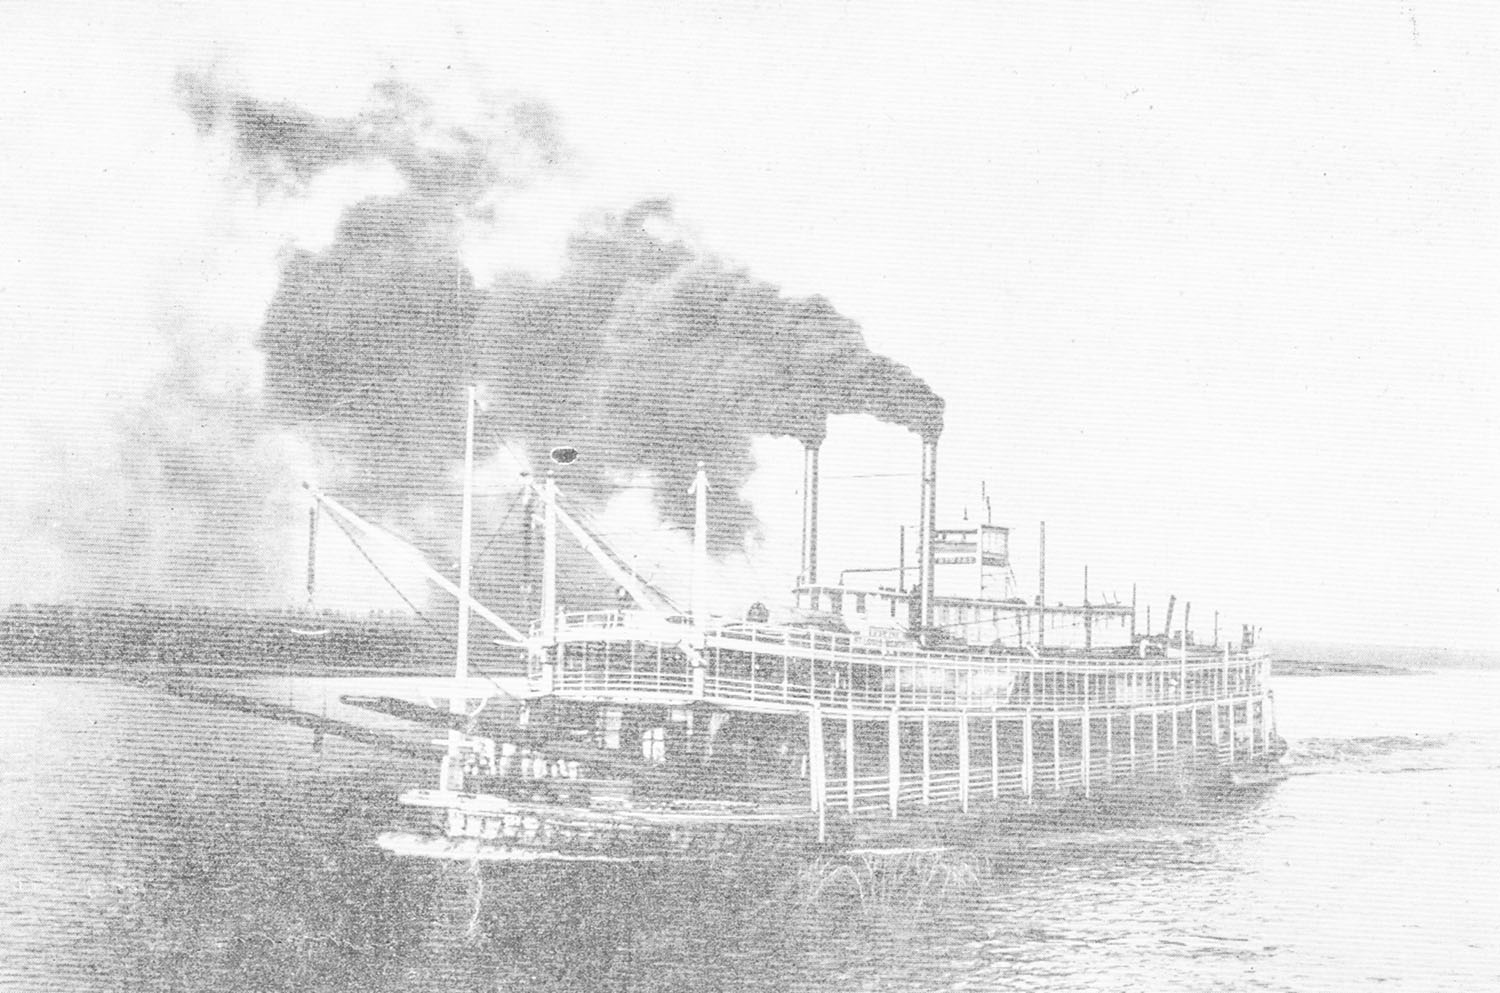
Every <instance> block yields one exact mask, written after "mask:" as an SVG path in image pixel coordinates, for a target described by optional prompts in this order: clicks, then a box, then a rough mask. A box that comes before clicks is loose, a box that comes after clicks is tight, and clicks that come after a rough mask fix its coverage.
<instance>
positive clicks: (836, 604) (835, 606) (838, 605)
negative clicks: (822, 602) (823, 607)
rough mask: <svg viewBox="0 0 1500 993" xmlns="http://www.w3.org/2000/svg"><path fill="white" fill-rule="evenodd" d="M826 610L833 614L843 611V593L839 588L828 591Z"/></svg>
mask: <svg viewBox="0 0 1500 993" xmlns="http://www.w3.org/2000/svg"><path fill="white" fill-rule="evenodd" d="M828 610H829V612H830V613H834V614H842V613H843V612H844V594H843V593H842V592H840V591H839V590H829V591H828Z"/></svg>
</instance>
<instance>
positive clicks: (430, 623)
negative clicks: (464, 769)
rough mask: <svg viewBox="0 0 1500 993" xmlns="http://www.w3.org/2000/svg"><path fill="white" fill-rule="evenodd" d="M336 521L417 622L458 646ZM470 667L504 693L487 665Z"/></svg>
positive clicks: (357, 540) (476, 714)
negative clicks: (488, 670)
mask: <svg viewBox="0 0 1500 993" xmlns="http://www.w3.org/2000/svg"><path fill="white" fill-rule="evenodd" d="M334 521H335V522H337V523H338V525H339V529H340V530H342V531H343V532H344V534H345V535H347V536H348V538H349V542H350V543H351V544H352V545H354V548H355V550H356V551H357V552H359V554H360V555H362V556H364V559H365V561H366V562H368V563H370V568H372V569H374V570H375V572H376V573H377V574H378V575H379V576H380V578H381V579H383V580H385V581H386V584H387V585H388V586H390V588H391V589H392V590H394V591H395V593H396V595H397V596H398V597H400V598H401V600H402V602H403V603H405V604H406V605H407V606H408V607H410V608H411V610H412V613H413V614H415V615H416V617H417V620H419V621H421V622H422V623H423V624H425V625H427V626H428V627H429V628H431V629H432V630H433V631H434V632H436V634H437V636H438V637H439V638H441V639H442V640H443V642H444V643H445V644H447V645H450V646H455V645H457V644H458V640H457V639H456V638H454V637H453V636H452V635H450V634H448V633H447V631H445V630H444V629H443V628H442V627H440V626H439V625H438V624H437V622H435V621H433V620H432V619H431V618H430V617H428V616H427V615H426V614H425V613H423V612H422V611H421V610H420V609H418V607H417V605H416V604H414V603H412V602H411V600H410V599H409V598H408V597H407V595H406V594H405V593H403V592H401V589H400V588H399V587H398V586H397V585H396V584H395V582H393V581H392V580H391V577H390V576H387V575H386V574H385V572H384V570H382V569H381V568H380V566H379V565H377V564H376V562H375V560H374V559H372V558H371V557H370V554H369V553H368V552H367V551H365V549H364V547H363V546H362V545H360V543H359V539H358V538H356V537H355V536H354V534H353V533H352V532H350V530H349V527H348V525H346V524H345V523H344V522H343V521H340V520H339V519H338V518H337V517H335V518H334ZM469 665H470V666H471V667H472V668H474V669H476V670H478V672H479V674H480V675H481V676H483V677H484V678H485V679H487V680H488V681H489V682H490V684H491V685H493V686H494V687H495V689H497V690H501V691H504V689H505V687H504V686H503V685H501V683H500V680H499V679H497V678H496V677H495V676H494V675H492V674H491V673H490V672H487V671H485V670H486V666H485V664H483V663H481V662H479V661H478V660H476V659H470V660H469ZM471 716H472V717H477V716H478V712H477V711H476V712H475V713H474V714H473V715H471Z"/></svg>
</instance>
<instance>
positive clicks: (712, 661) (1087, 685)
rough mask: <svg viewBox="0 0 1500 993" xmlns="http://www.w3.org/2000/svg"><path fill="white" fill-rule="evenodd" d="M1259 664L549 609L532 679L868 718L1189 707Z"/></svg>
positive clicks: (1189, 652) (1192, 654) (662, 697)
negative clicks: (549, 632) (946, 644)
mask: <svg viewBox="0 0 1500 993" xmlns="http://www.w3.org/2000/svg"><path fill="white" fill-rule="evenodd" d="M1268 675H1269V659H1268V657H1267V656H1266V655H1264V654H1263V653H1259V652H1253V651H1251V652H1241V651H1233V650H1231V649H1229V648H1227V647H1226V648H1224V649H1222V650H1218V649H1209V648H1203V647H1197V646H1192V645H1181V646H1175V647H1171V648H1167V649H1164V648H1163V647H1162V646H1160V645H1157V644H1153V643H1144V642H1143V643H1141V644H1140V645H1138V646H1136V648H1135V649H1133V650H1122V649H1104V650H1096V651H1093V652H1088V653H1084V652H1078V651H1068V650H1062V651H1049V652H1045V653H1042V652H1032V651H1022V652H1016V651H1003V650H989V651H980V650H974V649H962V650H961V649H946V650H943V649H926V648H923V647H921V646H920V645H918V644H916V643H915V642H914V641H912V640H910V639H899V640H898V639H882V638H873V637H865V636H859V635H854V634H845V633H837V632H829V631H819V630H813V629H808V628H799V627H788V626H783V625H772V624H749V623H729V624H710V625H705V626H703V627H698V626H695V625H692V624H690V623H676V622H675V619H666V620H663V619H661V618H655V617H652V616H650V615H646V614H639V613H632V612H625V613H622V612H618V611H596V612H589V613H580V614H564V615H559V617H558V621H557V625H556V646H555V648H553V649H551V650H548V651H544V652H542V653H540V654H538V655H537V656H536V657H535V660H534V663H533V677H534V679H535V680H536V681H538V683H539V684H540V683H543V682H545V684H546V690H547V691H548V692H551V693H554V694H557V695H560V696H565V697H571V698H576V699H581V698H590V699H599V700H601V701H618V702H627V701H634V702H653V701H655V702H666V703H673V704H680V703H684V702H688V701H691V700H695V699H701V700H707V701H710V702H715V703H719V704H721V705H723V706H726V707H733V708H736V709H750V710H763V711H767V712H793V711H805V710H808V709H810V708H811V707H812V706H813V705H815V704H816V705H820V706H826V707H838V708H842V709H846V710H853V711H856V712H858V713H860V714H864V715H886V714H888V713H890V712H892V711H898V712H899V711H908V710H910V711H913V712H925V713H954V714H958V713H965V712H980V711H982V712H990V713H1005V712H1013V713H1016V714H1022V713H1028V712H1034V711H1037V710H1045V711H1059V712H1069V713H1072V712H1077V711H1080V710H1086V709H1090V708H1093V709H1103V708H1122V709H1124V708H1152V707H1175V706H1187V705H1194V704H1200V703H1211V702H1215V701H1227V700H1231V699H1240V698H1243V697H1246V696H1258V695H1259V694H1261V693H1262V692H1263V691H1264V689H1265V683H1266V679H1267V677H1268Z"/></svg>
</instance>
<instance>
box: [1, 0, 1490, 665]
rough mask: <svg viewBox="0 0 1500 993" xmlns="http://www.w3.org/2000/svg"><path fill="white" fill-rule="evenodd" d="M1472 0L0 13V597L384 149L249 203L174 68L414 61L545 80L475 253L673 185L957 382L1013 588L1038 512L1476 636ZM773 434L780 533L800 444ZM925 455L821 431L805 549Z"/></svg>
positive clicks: (957, 456)
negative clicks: (559, 156) (111, 436)
mask: <svg viewBox="0 0 1500 993" xmlns="http://www.w3.org/2000/svg"><path fill="white" fill-rule="evenodd" d="M1496 29H1497V15H1496V13H1495V10H1494V6H1493V5H1492V4H1486V3H1478V2H1476V3H1457V2H1441V0H1434V2H1422V3H1409V2H1350V3H1321V4H1306V3H1296V4H1293V3H1275V2H1263V3H1254V4H1226V3H1220V2H1207V0H1184V2H1153V3H1150V4H1137V5H1114V4H1092V5H1069V4H1058V3H1027V4H1011V3H973V4H958V3H950V4H937V3H923V4H902V5H897V4H890V3H864V4H852V3H849V4H844V3H808V2H799V3H769V2H768V3H729V4H713V3H685V2H684V3H671V4H668V3H654V4H643V5H634V6H633V7H630V6H628V5H621V4H606V3H597V4H595V3H581V2H577V0H560V2H552V3H532V4H519V5H515V4H504V3H490V2H486V3H482V4H481V3H474V4H426V3H424V4H420V5H418V4H413V5H410V6H409V7H405V8H400V7H390V6H386V5H382V4H369V3H360V4H338V5H324V6H321V7H313V6H311V5H306V4H303V3H297V4H287V5H284V6H279V5H275V4H267V3H260V4H253V5H249V6H248V7H247V8H246V9H243V10H241V11H239V12H226V11H222V10H212V11H210V10H208V9H206V8H202V7H199V6H198V5H187V4H183V5H178V4H166V3H156V4H147V3H142V4H137V5H130V6H127V5H116V4H42V3H13V2H11V3H3V4H0V39H3V41H0V53H3V57H0V74H3V79H4V92H5V93H6V100H5V102H4V105H3V107H0V150H3V153H0V245H3V248H4V251H3V257H0V333H3V336H4V337H3V347H4V349H5V355H6V358H5V362H4V364H3V367H0V368H3V371H0V376H3V379H0V417H3V423H4V424H5V425H6V427H5V429H4V430H5V435H4V437H6V438H7V440H6V441H5V442H4V443H3V446H0V453H3V456H4V458H3V470H4V472H3V478H4V479H5V483H4V488H5V490H6V492H5V494H4V497H3V498H0V529H3V531H0V538H3V539H4V540H5V543H6V545H7V546H9V550H10V555H9V556H8V557H9V558H10V560H11V561H10V563H9V565H7V566H4V567H3V568H0V571H4V572H6V573H7V575H6V576H5V578H4V580H3V584H0V585H3V589H0V592H3V593H4V595H5V596H6V597H7V598H8V599H10V600H24V599H34V598H48V597H54V596H66V595H68V593H69V582H70V580H69V577H68V575H67V569H66V568H65V567H64V566H60V565H56V564H55V563H54V564H50V565H49V561H50V560H49V557H48V556H49V555H50V554H51V549H50V546H49V545H48V543H47V541H46V540H44V539H43V538H38V537H37V535H36V534H35V533H34V525H35V522H36V521H37V520H38V518H39V514H40V511H39V508H41V507H43V506H45V505H47V504H48V503H49V501H54V502H55V501H56V500H58V499H59V489H65V488H66V487H67V486H68V485H69V481H70V480H71V479H76V478H77V477H78V476H79V475H84V476H86V475H87V474H88V473H89V472H90V471H92V470H91V467H95V466H99V467H103V466H105V465H106V464H107V463H108V462H109V460H110V459H111V458H113V457H115V456H113V455H112V454H111V453H110V452H109V451H108V450H107V446H105V445H103V444H102V443H101V442H100V441H99V440H98V437H99V434H100V432H101V430H102V426H103V425H105V424H107V423H108V422H109V421H110V419H111V418H113V417H115V416H117V415H118V412H119V411H120V410H121V409H124V408H128V407H129V406H130V405H131V404H136V403H140V402H141V398H142V397H143V396H146V395H147V394H148V392H149V390H150V384H151V382H152V377H153V376H157V375H159V374H160V373H161V370H162V369H163V368H164V367H165V366H166V365H167V363H168V362H169V358H170V354H171V351H172V343H173V341H174V340H175V337H174V336H180V335H183V334H211V335H219V336H221V339H222V342H223V351H224V354H225V356H226V357H225V359H224V375H225V376H227V377H233V376H236V375H251V376H252V377H253V374H254V373H253V371H254V368H255V363H256V355H255V354H254V350H253V348H252V347H251V345H252V343H253V341H254V337H255V332H256V329H257V328H258V326H259V323H260V320H261V319H262V317H263V316H264V311H265V308H266V305H267V303H268V301H269V300H270V297H271V294H272V292H273V290H274V287H275V284H276V279H277V275H278V272H279V265H280V260H282V259H283V258H284V257H285V252H286V251H287V250H288V248H289V247H292V246H299V247H303V248H313V249H316V248H317V247H319V246H321V245H323V244H326V243H327V241H328V240H329V239H330V238H331V237H332V232H333V226H334V224H335V222H336V220H337V217H338V214H339V211H340V210H341V209H342V207H344V206H346V205H348V204H350V203H352V202H354V201H356V200H358V199H359V198H360V197H363V196H367V195H370V194H371V193H372V192H390V191H391V190H392V189H393V184H396V185H399V183H398V182H397V180H395V179H393V177H392V176H391V174H390V171H389V170H388V169H387V170H384V171H382V170H381V169H378V168H368V169H363V170H361V169H345V170H337V171H335V172H333V173H330V174H329V175H327V176H324V177H323V178H322V179H321V180H320V181H319V182H318V183H317V184H315V186H314V188H313V189H311V190H310V191H308V193H307V194H306V195H305V196H300V197H297V198H279V199H278V198H276V197H270V198H267V197H263V196H262V197H257V196H256V194H255V192H254V191H253V190H250V189H248V188H246V187H244V186H243V185H240V186H236V185H235V184H234V183H233V181H232V178H233V177H232V176H231V175H230V174H231V173H232V172H233V168H232V164H231V163H227V162H226V161H225V155H224V150H223V148H222V147H221V146H218V145H215V144H214V143H213V142H210V141H206V140H205V139H204V137H203V136H202V135H200V134H198V133H196V132H195V130H194V128H193V126H192V124H191V122H190V121H189V120H188V118H187V116H186V115H185V114H184V113H183V111H182V109H181V107H180V106H179V104H178V101H177V98H176V96H174V91H173V81H174V78H175V77H176V76H177V74H178V73H179V72H180V71H182V70H184V69H187V70H192V71H210V72H213V73H216V74H217V75H218V76H219V77H220V78H222V79H224V80H226V81H228V83H229V84H231V85H233V86H234V87H235V88H236V89H239V90H242V91H244V92H248V93H251V94H254V95H256V96H259V97H262V98H264V99H269V100H288V101H293V102H296V103H297V104H298V105H300V106H302V107H305V108H307V109H308V110H310V111H312V112H314V113H320V114H329V115H351V114H354V113H356V112H358V111H359V110H360V108H361V107H363V106H365V104H366V103H367V101H368V99H369V93H370V87H371V85H372V84H374V83H376V82H378V81H380V80H382V79H387V78H391V77H393V76H394V77H397V78H400V79H402V80H404V81H405V82H407V83H408V84H410V85H411V86H413V87H415V88H417V89H418V90H420V91H422V92H424V93H426V94H428V95H429V96H430V97H431V98H432V99H433V101H434V104H435V106H437V107H438V108H440V109H442V110H443V111H444V112H451V113H452V114H454V115H455V116H456V117H462V116H463V115H464V114H466V113H469V112H471V111H472V110H473V108H474V107H475V106H479V103H478V101H479V100H480V98H481V97H482V95H483V94H486V93H488V94H505V95H519V96H523V97H528V98H534V99H536V100H539V101H541V102H543V103H545V104H546V105H548V106H550V107H551V108H552V109H553V111H554V112H555V114H556V117H557V122H558V127H559V130H560V131H561V133H562V135H563V138H564V140H565V141H566V143H567V146H568V148H569V152H570V154H569V156H568V158H567V160H566V163H565V164H564V166H563V167H562V168H561V169H560V170H559V171H558V172H557V173H556V174H555V175H553V176H551V177H550V178H548V179H546V180H544V181H541V182H538V183H536V184H535V185H533V186H532V187H530V188H528V189H526V190H524V191H520V192H517V193H515V194H514V195H509V196H506V197H504V198H501V199H499V200H498V201H497V214H496V219H495V221H494V223H493V225H491V226H490V227H488V228H485V229H483V230H476V231H475V232H474V233H473V236H472V238H471V240H470V243H469V244H468V245H467V251H466V258H467V260H468V262H469V264H470V267H471V270H472V271H473V273H474V275H475V277H476V278H477V279H478V280H479V281H480V282H481V283H483V282H486V281H488V280H489V279H491V278H492V277H493V275H494V273H495V272H496V271H498V270H500V269H503V268H509V267H522V268H526V269H528V270H530V271H533V272H535V273H537V274H539V275H544V276H545V275H548V274H550V273H553V272H555V271H556V269H557V267H558V265H559V264H560V259H561V248H562V245H563V239H564V237H565V236H566V234H567V233H568V232H569V231H570V230H573V229H575V228H576V226H577V224H578V219H579V217H580V216H581V215H583V214H585V213H587V212H589V211H597V210H599V209H611V210H621V209H624V208H625V207H627V206H629V205H630V204H631V203H633V202H635V201H636V200H638V199H640V198H642V197H647V196H666V197H670V198H672V199H673V200H674V201H675V203H676V216H677V219H678V222H679V223H680V224H681V225H682V227H683V228H684V229H686V230H687V231H688V232H689V235H690V237H691V238H693V239H694V240H695V241H696V242H697V243H699V244H700V245H701V246H703V247H704V248H705V249H706V250H709V251H711V252H713V253H715V254H717V255H720V256H722V257H724V258H727V259H729V260H731V261H732V262H735V263H738V264H742V265H744V266H745V267H747V268H748V269H749V270H751V271H752V272H753V273H755V274H756V275H757V276H758V277H760V278H762V279H766V280H769V281H771V282H773V283H776V284H779V285H780V286H781V287H782V288H783V290H784V291H785V292H787V293H789V294H794V295H806V294H820V295H822V296H825V297H827V298H828V299H829V300H830V301H831V302H832V303H833V304H834V306H836V307H837V308H838V309H839V310H840V311H841V312H842V313H844V314H846V315H848V316H849V317H851V318H853V319H855V320H857V321H859V322H860V323H861V324H862V326H863V327H864V330H865V334H866V336H867V339H868V341H869V343H870V345H871V347H872V348H873V349H874V350H875V351H877V352H881V353H884V354H886V355H889V356H890V357H892V358H894V359H896V360H898V361H900V362H903V363H905V364H907V365H909V366H910V367H911V368H912V369H913V370H914V371H915V372H916V373H917V374H918V375H920V376H922V377H923V378H924V379H926V380H927V381H928V382H929V383H930V384H931V385H932V386H933V388H934V389H936V391H937V392H938V393H939V394H941V395H942V396H943V397H945V398H946V400H947V404H948V406H947V424H948V427H947V429H946V431H945V433H944V435H943V440H942V447H941V454H940V459H939V464H940V467H941V469H942V473H943V475H942V485H941V493H940V506H941V509H942V512H943V516H944V517H946V518H949V519H954V518H958V517H960V516H961V515H962V514H963V513H964V511H965V508H967V509H968V511H969V513H970V514H971V515H974V514H978V513H979V509H978V508H979V502H978V493H979V485H980V482H981V481H985V482H986V483H987V487H988V492H989V494H990V498H991V505H992V507H993V514H994V519H995V521H996V522H997V523H1007V524H1010V525H1012V526H1013V528H1014V529H1015V530H1014V532H1013V546H1014V557H1015V560H1016V570H1017V578H1018V580H1020V582H1021V585H1022V586H1023V587H1026V588H1030V587H1031V585H1032V583H1033V582H1034V573H1035V564H1036V551H1035V545H1036V530H1037V522H1038V521H1040V520H1046V521H1047V526H1048V577H1049V583H1048V585H1049V599H1051V598H1052V596H1051V595H1050V594H1053V593H1054V592H1055V595H1056V596H1057V597H1064V596H1066V597H1068V598H1069V599H1074V598H1076V597H1078V596H1081V593H1082V589H1081V587H1082V569H1083V565H1084V564H1088V565H1090V567H1091V576H1092V577H1094V587H1095V590H1094V593H1095V596H1096V597H1098V596H1100V595H1101V594H1102V595H1106V596H1107V595H1109V594H1111V593H1113V594H1114V595H1116V596H1118V597H1119V598H1120V599H1122V600H1128V598H1129V595H1130V594H1129V591H1130V587H1131V584H1132V583H1133V582H1134V583H1138V584H1139V589H1140V595H1141V597H1142V602H1143V603H1145V602H1151V603H1153V604H1157V605H1158V606H1156V607H1155V608H1154V609H1156V610H1160V609H1161V606H1160V605H1162V604H1164V602H1165V600H1166V598H1167V595H1168V594H1170V593H1176V594H1177V595H1179V596H1180V597H1184V598H1187V599H1190V600H1192V601H1193V602H1194V603H1195V608H1194V609H1195V615H1194V616H1195V625H1194V626H1195V627H1197V628H1198V629H1199V631H1200V633H1203V632H1204V629H1205V628H1206V626H1207V624H1208V620H1207V617H1206V614H1207V612H1208V611H1212V610H1215V609H1218V610H1222V611H1224V613H1225V623H1226V624H1228V623H1234V624H1238V623H1240V622H1241V621H1253V622H1255V623H1258V624H1260V625H1262V626H1263V627H1264V628H1265V629H1266V630H1267V633H1268V634H1274V635H1279V636H1282V637H1286V638H1326V639H1332V640H1358V641H1370V642H1398V643H1421V644H1449V645H1455V646H1467V647H1500V630H1497V621H1500V565H1497V560H1500V509H1497V507H1500V502H1497V499H1496V487H1497V485H1500V446H1497V439H1496V429H1497V417H1496V414H1497V406H1500V403H1497V387H1496V380H1497V376H1500V345H1497V344H1496V342H1495V334H1494V333H1495V329H1496V323H1497V322H1496V319H1497V316H1500V290H1497V280H1496V273H1497V272H1500V194H1497V184H1500V138H1497V133H1496V123H1497V121H1500V106H1497V104H1500V96H1497V95H1500V36H1497V31H1496ZM204 329H208V330H204ZM246 370H249V372H246ZM761 451H762V452H763V453H765V455H766V458H767V461H768V462H776V463H777V464H775V465H767V466H766V467H765V473H764V475H763V478H761V479H760V481H759V482H758V484H757V487H758V488H757V489H756V493H757V495H758V497H759V500H760V502H759V503H758V504H757V505H758V506H760V507H761V509H762V515H763V516H765V517H767V518H768V521H767V525H768V527H767V533H768V535H771V536H779V537H780V538H785V537H786V536H787V535H790V536H791V537H790V541H791V543H792V544H793V545H794V543H795V530H796V520H795V514H796V506H797V504H796V497H795V492H794V487H795V486H796V485H797V479H798V476H799V472H800V469H799V467H798V466H797V465H796V458H797V450H796V446H795V444H793V443H790V442H782V443H780V444H777V445H765V446H762V448H761ZM917 460H918V442H917V441H916V439H915V437H914V436H912V435H909V434H907V433H906V432H904V431H901V430H900V429H896V428H892V427H888V426H883V425H877V424H875V423H874V422H873V421H869V420H867V419H862V418H853V419H848V420H841V421H840V422H838V423H836V424H835V425H834V429H833V432H832V434H831V436H830V438H829V440H828V442H827V444H826V445H825V446H824V463H825V469H826V472H827V477H826V480H827V481H826V485H825V492H824V496H825V503H824V517H823V520H824V534H825V559H824V561H825V563H826V564H827V567H826V568H825V575H828V573H829V571H831V570H836V569H837V568H840V567H849V566H859V565H866V564H871V563H870V560H871V558H874V559H876V560H879V561H883V560H886V559H889V558H891V557H893V555H894V548H895V541H896V539H895V536H894V529H895V527H896V525H897V524H898V523H900V522H902V521H904V520H907V519H909V518H910V517H911V516H912V515H913V514H914V512H915V504H916V481H915V478H914V476H908V477H902V476H899V475H893V476H889V477H886V478H874V479H858V480H856V479H852V478H847V477H852V476H856V475H870V474H884V473H903V472H905V473H914V472H915V469H916V466H917ZM101 471H102V470H101ZM787 514H790V515H792V519H791V520H785V519H784V518H785V515H787ZM771 518H774V520H773V519H771ZM791 579H792V577H791V576H787V577H786V583H784V584H782V585H789V584H790V581H791ZM1070 584H1071V585H1070ZM1200 604H1201V606H1197V605H1200ZM1200 611H1201V613H1200ZM1158 616H1159V615H1158ZM1200 618H1201V620H1199V619H1200Z"/></svg>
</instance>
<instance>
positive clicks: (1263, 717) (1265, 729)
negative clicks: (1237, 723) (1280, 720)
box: [1260, 692, 1272, 755]
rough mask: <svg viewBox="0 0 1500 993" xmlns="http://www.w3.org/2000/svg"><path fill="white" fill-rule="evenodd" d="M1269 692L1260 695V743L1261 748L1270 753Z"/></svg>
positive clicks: (1270, 711)
mask: <svg viewBox="0 0 1500 993" xmlns="http://www.w3.org/2000/svg"><path fill="white" fill-rule="evenodd" d="M1271 708H1272V704H1271V694H1270V693H1266V692H1262V693H1261V697H1260V743H1261V750H1262V751H1263V752H1265V753H1266V754H1267V755H1270V754H1271V715H1272V709H1271Z"/></svg>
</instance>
